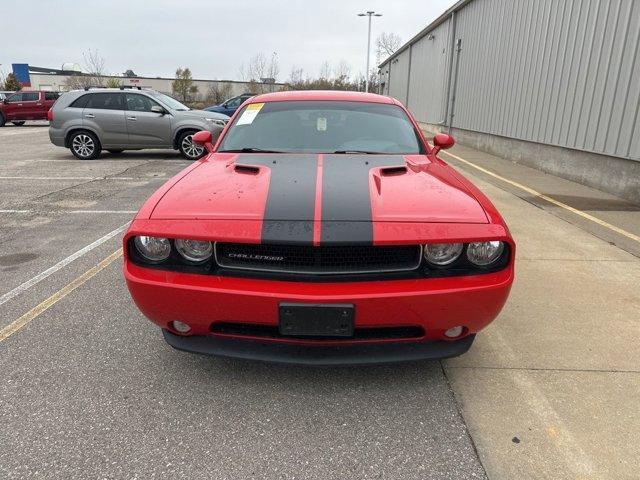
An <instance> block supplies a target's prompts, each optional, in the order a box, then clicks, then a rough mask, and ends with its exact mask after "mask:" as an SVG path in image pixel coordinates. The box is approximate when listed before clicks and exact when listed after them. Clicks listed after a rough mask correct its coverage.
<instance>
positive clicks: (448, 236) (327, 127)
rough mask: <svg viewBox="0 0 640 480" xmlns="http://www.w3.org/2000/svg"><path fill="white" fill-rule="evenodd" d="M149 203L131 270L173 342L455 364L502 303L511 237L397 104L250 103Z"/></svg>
mask: <svg viewBox="0 0 640 480" xmlns="http://www.w3.org/2000/svg"><path fill="white" fill-rule="evenodd" d="M194 141H195V143H196V144H198V145H203V146H204V147H205V148H206V149H207V151H208V152H209V154H208V156H207V157H206V158H203V159H202V160H201V161H200V162H197V163H194V164H193V165H191V166H190V167H188V168H187V169H185V170H184V171H182V172H181V173H180V174H178V175H177V176H176V177H174V178H173V179H172V180H170V181H169V182H167V183H166V184H165V185H164V186H162V187H161V188H160V189H159V190H158V191H157V192H156V193H154V194H153V195H152V196H151V198H149V200H147V202H146V203H145V204H144V205H143V206H142V208H141V209H140V211H139V212H138V213H137V215H136V217H135V219H134V220H133V222H132V223H131V225H130V227H129V229H128V231H127V233H126V235H125V238H124V252H125V263H124V275H125V279H126V282H127V286H128V288H129V291H130V293H131V295H132V297H133V299H134V301H135V303H136V305H137V306H138V307H139V308H140V310H141V311H142V312H143V313H144V314H145V315H146V316H147V317H148V318H149V319H150V320H151V321H153V322H155V323H156V324H157V325H158V326H159V327H160V328H161V329H162V331H163V333H164V338H165V339H166V341H167V342H168V343H169V344H170V345H171V346H173V347H175V348H177V349H181V350H187V351H191V352H197V353H207V354H216V355H224V356H231V357H240V358H245V359H254V360H255V359H259V360H268V361H279V362H289V363H303V364H304V363H306V364H349V363H354V364H362V363H376V362H396V361H404V360H418V359H427V358H441V357H451V356H456V355H460V354H462V353H464V352H465V351H467V350H468V349H469V348H470V346H471V344H472V342H473V340H474V337H475V335H476V333H477V332H479V331H480V330H482V329H483V328H484V327H486V326H487V325H488V324H489V323H490V322H491V321H493V320H494V318H495V317H496V316H497V315H498V313H499V312H500V310H501V309H502V307H503V305H504V303H505V301H506V299H507V296H508V295H509V290H510V288H511V284H512V282H513V278H514V258H515V244H514V241H513V239H512V237H511V235H510V233H509V230H508V228H507V226H506V225H505V223H504V221H503V220H502V218H501V217H500V215H499V214H498V212H497V211H496V209H495V207H494V206H493V205H492V204H491V202H490V201H489V200H488V199H487V197H485V196H484V195H483V194H482V193H481V192H480V191H479V190H478V189H477V188H476V187H475V186H474V185H473V184H471V182H469V181H468V180H467V179H465V178H464V177H462V175H461V174H460V173H458V172H457V171H455V170H454V169H453V168H451V167H449V166H448V165H447V164H446V163H445V162H444V161H442V160H441V159H440V158H438V156H437V154H438V152H439V151H440V150H441V149H445V148H449V147H451V146H452V145H453V143H454V142H453V139H452V137H450V136H449V135H446V134H438V135H436V136H435V137H434V139H433V144H434V146H429V144H428V143H427V141H426V140H425V138H424V135H423V134H422V132H421V131H420V129H419V127H418V125H417V123H416V122H415V120H414V119H413V118H412V117H411V115H410V114H409V112H408V111H407V110H406V109H405V108H404V107H403V106H402V104H401V103H400V102H398V101H397V100H394V99H391V98H389V97H384V96H380V95H374V94H365V93H355V92H311V91H309V92H286V93H272V94H266V95H260V96H257V97H254V98H252V99H251V100H250V102H249V103H248V104H247V105H245V106H244V107H243V108H242V110H241V111H240V112H239V113H238V114H236V116H235V117H234V120H233V122H232V124H231V125H230V126H229V127H228V128H227V129H226V130H225V132H224V133H223V134H222V138H220V139H219V140H218V142H217V144H216V146H215V147H214V146H213V144H212V136H211V134H210V133H209V132H199V133H197V134H196V135H195V136H194Z"/></svg>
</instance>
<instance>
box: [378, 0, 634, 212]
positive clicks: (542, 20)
mask: <svg viewBox="0 0 640 480" xmlns="http://www.w3.org/2000/svg"><path fill="white" fill-rule="evenodd" d="M639 44H640V1H638V0H462V1H459V2H458V3H456V4H455V5H454V6H453V7H451V8H450V9H449V10H448V11H446V12H445V13H444V14H443V15H441V16H440V17H439V18H438V19H436V20H435V21H434V22H433V23H431V24H430V25H429V26H427V27H426V28H425V29H424V30H422V31H421V32H420V33H419V34H418V35H416V36H415V37H414V38H412V39H411V40H410V41H409V42H408V43H407V44H405V45H404V46H403V47H401V48H400V49H399V50H398V51H397V52H396V53H395V54H394V55H392V56H391V57H390V58H388V59H387V60H385V62H384V63H383V64H381V65H380V82H381V85H380V88H381V93H384V94H387V95H390V96H392V97H395V98H397V99H398V100H400V101H402V102H403V103H405V104H406V105H407V106H408V107H409V109H410V110H411V111H412V113H413V114H414V115H415V116H416V118H417V120H418V121H420V122H422V123H423V124H424V127H425V129H426V130H427V131H431V132H434V131H442V130H448V129H451V133H452V134H453V135H455V136H456V139H457V140H458V141H460V142H461V143H463V144H466V145H469V146H473V147H475V148H479V149H481V150H485V151H488V152H490V153H494V154H497V155H501V156H504V157H507V158H510V159H512V160H515V161H518V162H522V163H525V164H528V165H530V166H534V167H537V168H540V169H542V170H545V171H548V172H549V173H553V174H556V175H559V176H563V177H565V178H569V179H572V180H576V181H579V182H581V183H584V184H587V185H591V186H594V187H596V188H600V189H602V190H605V191H609V192H611V193H614V194H617V195H620V196H622V197H625V198H627V199H629V200H631V201H634V202H637V203H640V121H639V119H638V116H639V110H640V108H639V107H640V52H639V51H638V50H639Z"/></svg>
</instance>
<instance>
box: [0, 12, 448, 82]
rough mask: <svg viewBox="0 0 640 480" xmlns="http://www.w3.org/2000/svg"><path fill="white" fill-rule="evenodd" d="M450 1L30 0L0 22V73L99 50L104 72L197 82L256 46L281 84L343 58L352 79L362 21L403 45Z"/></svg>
mask: <svg viewBox="0 0 640 480" xmlns="http://www.w3.org/2000/svg"><path fill="white" fill-rule="evenodd" d="M453 3H455V1H454V0H321V1H318V2H311V1H307V0H288V1H286V0H227V1H225V2H222V1H218V0H209V1H207V0H153V1H150V0H149V1H142V0H128V1H125V0H75V1H73V0H56V1H55V2H53V1H51V0H30V1H29V2H24V4H21V5H20V8H19V10H20V12H21V15H20V18H22V19H28V22H27V23H24V22H18V21H14V22H10V21H5V22H3V27H2V29H3V35H2V36H3V38H4V39H5V40H4V41H3V42H2V43H3V45H2V48H1V49H0V71H4V73H8V72H9V71H10V70H11V63H29V64H30V65H34V66H39V67H50V68H60V67H61V65H62V64H63V63H65V62H73V63H79V64H80V65H81V66H82V65H83V52H87V51H88V50H93V51H95V50H97V51H98V52H99V55H100V56H101V57H102V58H104V60H105V70H106V71H107V73H110V74H121V73H122V72H124V71H125V70H127V69H131V70H133V71H134V72H135V73H136V74H138V75H140V76H153V77H155V76H163V77H171V76H173V75H174V72H175V70H176V68H177V67H179V66H182V67H189V68H190V69H191V71H192V73H193V77H194V78H203V79H208V78H211V79H225V80H240V79H241V74H240V71H241V66H242V65H245V66H246V65H247V63H248V62H249V59H250V58H251V57H252V56H253V55H255V54H257V53H260V52H262V53H263V54H264V55H265V56H267V57H268V58H271V56H272V55H273V53H274V52H275V53H276V56H277V59H278V64H279V67H280V73H279V75H278V80H279V81H283V80H286V79H287V78H288V77H289V74H290V72H291V70H292V68H302V69H303V71H304V74H305V76H306V75H309V76H317V75H318V73H319V71H320V68H321V65H322V63H323V62H325V61H329V62H330V63H331V64H333V65H337V64H338V63H339V62H341V61H346V62H347V63H348V64H349V65H350V67H351V73H352V75H355V74H358V73H360V72H364V71H365V60H366V57H365V55H366V44H367V19H366V17H358V16H357V13H359V12H362V11H367V10H375V11H376V12H380V13H382V14H383V16H382V17H378V18H374V19H373V25H372V34H371V37H372V49H371V51H372V54H371V61H372V65H373V64H374V63H375V48H374V40H375V38H376V37H377V36H378V35H379V34H380V33H381V32H389V33H390V32H393V33H396V34H397V35H399V36H400V37H401V39H402V43H403V44H404V42H406V41H407V40H409V39H410V38H411V37H413V36H414V35H415V34H416V33H418V32H419V31H420V30H422V29H423V28H424V27H425V26H426V25H427V24H428V23H430V22H431V21H432V20H434V19H435V18H437V17H438V16H440V15H441V14H442V13H443V12H444V11H445V10H446V9H447V8H448V7H450V6H451V5H452V4H453Z"/></svg>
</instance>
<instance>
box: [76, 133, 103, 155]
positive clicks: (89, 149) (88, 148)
mask: <svg viewBox="0 0 640 480" xmlns="http://www.w3.org/2000/svg"><path fill="white" fill-rule="evenodd" d="M69 149H70V150H71V153H73V155H74V156H75V157H76V158H79V159H80V160H93V159H95V158H98V155H100V151H101V150H102V146H101V145H100V141H99V140H98V137H96V136H95V135H94V134H93V133H91V132H87V131H86V130H81V131H79V132H74V133H72V134H71V137H69Z"/></svg>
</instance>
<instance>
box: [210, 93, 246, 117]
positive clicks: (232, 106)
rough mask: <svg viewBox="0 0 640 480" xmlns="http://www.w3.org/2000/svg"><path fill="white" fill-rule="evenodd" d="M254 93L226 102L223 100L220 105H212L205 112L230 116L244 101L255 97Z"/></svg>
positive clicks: (244, 94)
mask: <svg viewBox="0 0 640 480" xmlns="http://www.w3.org/2000/svg"><path fill="white" fill-rule="evenodd" d="M255 95H256V94H255V93H243V94H242V95H238V96H237V97H232V98H230V99H228V100H225V101H224V102H222V103H221V104H220V105H214V106H212V107H207V108H205V110H206V111H207V112H217V113H223V114H224V115H228V116H232V115H233V114H234V113H236V110H237V109H238V108H240V105H242V104H243V103H244V102H245V100H248V99H250V98H251V97H255Z"/></svg>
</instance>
